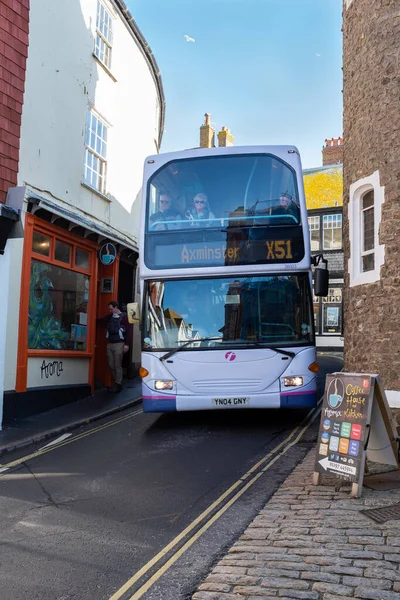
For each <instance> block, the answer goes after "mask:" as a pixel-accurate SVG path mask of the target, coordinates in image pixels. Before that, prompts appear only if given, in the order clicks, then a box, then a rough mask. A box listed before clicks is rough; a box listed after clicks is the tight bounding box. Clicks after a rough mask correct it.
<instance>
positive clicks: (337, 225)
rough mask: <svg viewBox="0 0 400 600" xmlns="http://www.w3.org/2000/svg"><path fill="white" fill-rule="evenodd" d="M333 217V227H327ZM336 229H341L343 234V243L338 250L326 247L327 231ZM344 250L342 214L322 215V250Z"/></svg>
mask: <svg viewBox="0 0 400 600" xmlns="http://www.w3.org/2000/svg"><path fill="white" fill-rule="evenodd" d="M330 217H331V222H332V223H333V227H325V223H326V222H327V221H328V222H329V218H330ZM334 229H340V231H341V234H342V242H341V244H340V246H339V247H338V248H326V247H325V231H333V230H334ZM342 248H343V217H342V214H341V213H335V214H330V213H329V214H325V215H322V250H332V251H334V250H341V249H342Z"/></svg>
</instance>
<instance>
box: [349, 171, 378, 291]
mask: <svg viewBox="0 0 400 600" xmlns="http://www.w3.org/2000/svg"><path fill="white" fill-rule="evenodd" d="M370 190H373V191H374V254H375V257H374V269H373V270H372V271H365V272H364V271H363V267H362V253H363V235H364V230H363V228H362V225H363V223H362V198H363V196H364V195H365V194H366V192H369V191H370ZM384 201H385V188H384V187H383V186H381V185H380V177H379V171H375V172H374V173H373V174H372V175H370V176H369V177H365V178H363V179H359V180H358V181H356V182H355V183H353V184H351V186H350V190H349V210H348V218H349V238H350V258H349V261H348V270H349V276H350V277H349V280H350V287H355V286H356V285H363V284H366V283H374V282H376V281H379V280H380V277H381V266H382V265H383V264H384V262H385V245H384V244H380V243H379V224H380V222H381V218H382V205H383V203H384Z"/></svg>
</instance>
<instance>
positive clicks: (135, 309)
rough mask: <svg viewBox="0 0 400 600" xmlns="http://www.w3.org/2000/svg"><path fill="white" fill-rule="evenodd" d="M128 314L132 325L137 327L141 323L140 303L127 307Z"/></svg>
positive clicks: (132, 303) (133, 303)
mask: <svg viewBox="0 0 400 600" xmlns="http://www.w3.org/2000/svg"><path fill="white" fill-rule="evenodd" d="M126 312H127V315H128V321H129V323H131V325H135V324H137V323H139V322H140V309H139V303H138V302H131V303H130V304H127V305H126Z"/></svg>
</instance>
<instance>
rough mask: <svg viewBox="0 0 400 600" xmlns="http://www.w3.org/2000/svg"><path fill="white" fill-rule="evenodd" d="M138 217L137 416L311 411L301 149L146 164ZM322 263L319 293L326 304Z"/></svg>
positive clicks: (214, 153)
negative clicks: (142, 413)
mask: <svg viewBox="0 0 400 600" xmlns="http://www.w3.org/2000/svg"><path fill="white" fill-rule="evenodd" d="M142 209H143V210H142V218H141V231H140V289H141V296H142V314H141V334H142V358H141V368H140V375H141V377H142V394H143V408H144V411H145V412H167V411H189V410H213V409H214V410H215V409H239V408H247V409H251V408H258V409H259V408H303V407H312V406H315V405H316V401H317V397H316V391H317V385H316V374H317V371H318V363H317V360H316V350H315V334H314V316H313V299H312V270H311V267H312V260H311V254H310V241H309V231H308V221H307V211H306V204H305V197H304V189H303V178H302V169H301V161H300V156H299V152H298V150H297V148H295V147H294V146H254V147H247V146H246V147H225V148H221V147H220V148H212V149H210V148H207V149H204V148H196V149H193V150H186V151H182V152H173V153H165V154H158V155H154V156H149V157H148V158H147V159H146V161H145V168H144V183H143V205H142ZM320 258H322V261H323V263H324V264H323V265H322V266H323V267H324V268H321V265H320V264H317V262H316V261H314V263H315V264H317V266H318V268H316V272H317V271H318V273H317V275H318V276H317V277H316V281H317V285H316V286H315V287H316V289H315V290H314V291H315V294H316V295H322V296H325V295H326V294H327V285H328V279H327V278H328V272H327V269H326V261H324V259H323V257H319V259H320ZM318 262H319V263H320V260H318ZM317 288H318V289H317Z"/></svg>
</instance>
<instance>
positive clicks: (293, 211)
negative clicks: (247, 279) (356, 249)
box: [144, 153, 304, 269]
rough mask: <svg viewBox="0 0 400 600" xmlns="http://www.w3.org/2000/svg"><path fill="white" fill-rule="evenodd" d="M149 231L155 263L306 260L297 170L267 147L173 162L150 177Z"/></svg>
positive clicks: (148, 259)
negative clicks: (261, 151)
mask: <svg viewBox="0 0 400 600" xmlns="http://www.w3.org/2000/svg"><path fill="white" fill-rule="evenodd" d="M145 232H146V235H145V249H144V250H145V251H144V260H145V263H146V265H147V267H149V268H152V269H153V268H162V269H168V268H185V267H186V268H190V267H194V266H197V267H204V266H227V265H250V264H260V263H262V264H271V263H279V262H282V263H283V262H285V263H295V262H299V261H301V260H302V259H303V257H304V242H303V230H302V227H301V217H300V200H299V192H298V185H297V180H296V173H295V170H294V169H293V168H292V167H291V166H289V165H288V164H287V163H285V162H284V161H283V160H281V159H280V158H278V157H276V156H273V155H271V154H267V153H266V154H237V155H236V154H235V155H221V156H208V157H200V158H187V159H181V160H175V161H171V162H169V163H167V164H165V165H164V166H163V167H161V168H160V169H159V170H158V171H157V172H156V173H155V174H154V175H153V176H152V177H150V179H149V181H148V184H147V194H146V222H145ZM267 242H269V245H268V246H267V245H266V244H267ZM277 244H278V245H277Z"/></svg>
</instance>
